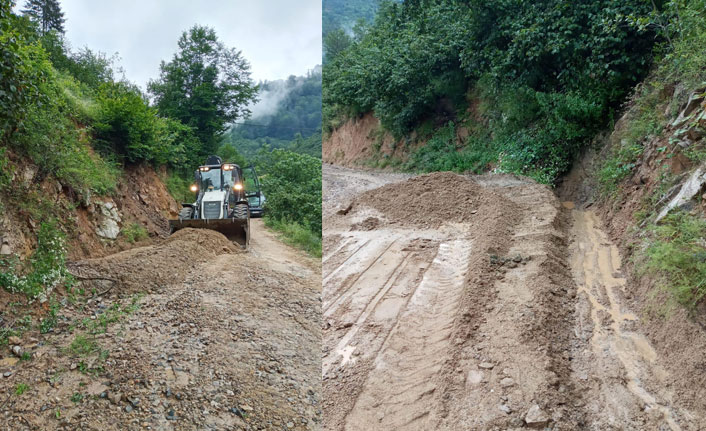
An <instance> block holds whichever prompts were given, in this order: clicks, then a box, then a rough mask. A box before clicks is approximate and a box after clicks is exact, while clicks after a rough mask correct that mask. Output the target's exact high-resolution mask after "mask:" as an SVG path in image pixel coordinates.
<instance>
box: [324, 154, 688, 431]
mask: <svg viewBox="0 0 706 431" xmlns="http://www.w3.org/2000/svg"><path fill="white" fill-rule="evenodd" d="M349 178H350V180H349ZM425 178H426V179H421V181H416V180H415V181H414V182H408V185H405V184H407V183H405V184H402V183H400V182H401V181H404V180H405V177H401V176H394V175H389V174H376V173H367V172H360V171H352V170H350V169H344V168H338V167H333V166H326V167H325V169H324V194H325V202H326V207H325V208H324V214H325V219H324V239H325V242H324V258H323V276H324V290H323V320H324V347H323V349H324V350H323V358H324V359H323V370H322V371H323V378H324V391H323V410H324V413H323V415H324V429H326V430H370V429H404V430H434V429H438V430H468V429H473V430H475V429H478V430H485V429H489V430H490V429H499V430H500V429H503V430H504V429H522V428H525V427H527V426H532V427H540V428H542V427H545V426H550V427H552V429H571V430H573V429H588V430H603V429H626V430H629V429H665V430H669V429H672V430H677V429H689V430H691V429H694V430H695V429H699V428H698V423H699V422H698V420H697V417H696V416H694V412H689V411H685V410H683V409H682V408H680V407H678V403H675V402H673V401H674V400H673V399H672V396H673V394H672V393H671V392H670V391H669V389H668V388H664V387H663V386H661V382H663V381H666V380H667V379H666V378H665V376H664V373H665V371H664V370H663V369H662V368H661V367H660V359H659V358H658V357H656V354H655V353H654V351H653V350H652V349H651V348H650V347H649V343H648V342H647V340H646V339H645V338H644V337H643V336H641V335H640V333H639V319H638V317H636V316H632V315H631V314H630V313H629V311H628V310H625V309H624V305H621V304H622V303H621V298H620V295H618V294H617V292H614V291H615V290H616V289H620V288H621V286H623V285H624V283H625V281H624V280H623V279H622V276H621V275H620V269H619V268H620V265H619V262H620V258H619V256H617V250H616V249H615V247H612V246H611V244H610V243H609V242H608V240H607V239H606V237H605V235H604V234H602V232H600V227H599V226H598V224H597V223H596V221H595V216H594V215H592V214H591V213H588V212H580V211H577V210H574V211H573V212H572V211H570V210H568V209H566V208H562V206H561V205H560V203H559V201H558V200H557V198H556V197H555V196H554V194H553V193H552V191H551V190H550V189H549V188H548V187H546V186H542V185H539V184H536V183H534V182H532V181H530V180H526V179H522V178H518V177H512V176H506V175H497V176H483V177H475V178H474V179H473V181H475V182H476V183H477V184H480V185H482V186H483V188H484V191H478V192H474V191H473V190H475V189H474V188H473V187H471V186H470V185H463V188H464V189H465V190H468V193H469V194H473V196H458V197H457V199H456V200H449V199H448V197H446V196H444V197H443V199H440V200H439V202H435V201H433V200H434V199H435V196H434V195H432V194H431V193H432V192H433V191H439V190H445V189H446V188H449V189H453V188H454V187H459V186H458V184H455V183H457V182H463V181H467V179H464V178H462V177H454V176H451V175H449V174H435V175H433V176H431V177H425ZM386 183H387V184H392V183H397V185H395V186H394V187H390V186H388V187H386V188H382V189H377V190H371V189H374V187H376V186H377V187H380V186H382V185H384V184H386ZM444 186H446V187H444ZM405 187H412V188H414V190H412V193H411V194H409V196H414V194H415V193H419V194H421V195H422V196H423V198H422V199H429V200H431V201H430V202H429V205H430V207H434V205H440V207H439V208H440V210H439V213H441V214H442V215H443V213H444V212H445V210H444V208H443V204H444V203H445V204H446V205H451V206H455V207H459V201H462V200H464V199H465V198H466V197H468V200H469V201H470V202H471V205H470V206H469V208H471V207H473V205H474V203H475V204H477V210H473V211H471V213H472V214H473V216H470V217H465V216H464V217H463V219H461V218H460V217H457V218H459V220H460V221H456V222H443V221H442V222H441V223H438V225H437V224H435V222H434V220H432V223H429V224H428V226H427V225H425V224H424V223H421V222H420V220H421V219H423V217H422V218H421V219H420V217H419V214H418V213H413V211H414V206H411V205H410V197H405V198H404V199H402V200H395V199H398V198H399V196H407V193H408V192H409V190H406V189H405ZM334 189H335V193H329V192H327V190H334ZM428 189H429V190H428ZM427 192H428V193H430V194H429V195H424V193H427ZM376 193H378V194H377V195H376ZM485 193H490V195H488V196H485ZM327 194H328V199H326V195H327ZM437 194H438V193H437ZM493 196H497V198H495V199H493ZM376 199H377V200H376ZM386 199H389V201H390V202H391V205H389V206H383V205H382V204H378V203H377V202H385V200H386ZM423 202H424V203H427V201H426V200H424V201H423ZM460 204H463V205H465V204H466V202H460ZM376 205H380V206H378V207H377V208H376V207H375V206H376ZM406 211H410V213H409V216H408V217H406V218H405V214H406ZM486 212H487V213H488V214H486ZM393 213H394V214H395V217H389V214H393ZM436 216H437V215H435V214H434V213H428V217H429V218H430V219H433V218H434V217H436ZM405 220H408V221H405ZM411 221H414V222H413V223H412V222H411Z"/></svg>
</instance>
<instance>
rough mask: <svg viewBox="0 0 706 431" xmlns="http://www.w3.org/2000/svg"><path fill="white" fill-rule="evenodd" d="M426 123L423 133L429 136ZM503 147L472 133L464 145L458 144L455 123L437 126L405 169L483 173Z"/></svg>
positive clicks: (495, 159) (495, 160) (486, 137)
mask: <svg viewBox="0 0 706 431" xmlns="http://www.w3.org/2000/svg"><path fill="white" fill-rule="evenodd" d="M426 129H427V127H425V128H424V129H423V130H422V131H421V132H419V133H420V135H423V136H428V135H429V134H431V132H430V131H428V130H426ZM499 153H500V151H499V150H498V149H497V148H495V147H494V146H493V145H492V143H491V141H490V139H489V137H488V136H482V135H472V136H469V138H468V139H467V141H466V143H465V144H464V145H463V147H461V148H458V147H457V138H456V127H455V125H454V124H453V123H448V124H447V125H446V126H444V127H442V128H441V129H438V130H437V131H436V132H435V133H433V135H432V136H431V138H429V140H428V141H427V142H426V145H424V146H422V147H420V148H419V149H417V150H416V151H415V152H414V153H412V154H411V156H410V157H409V160H408V161H407V162H406V163H405V164H404V169H405V170H407V171H412V172H437V171H453V172H459V173H460V172H473V173H482V172H484V171H486V170H487V168H488V166H490V165H491V164H492V163H494V162H497V160H498V155H499Z"/></svg>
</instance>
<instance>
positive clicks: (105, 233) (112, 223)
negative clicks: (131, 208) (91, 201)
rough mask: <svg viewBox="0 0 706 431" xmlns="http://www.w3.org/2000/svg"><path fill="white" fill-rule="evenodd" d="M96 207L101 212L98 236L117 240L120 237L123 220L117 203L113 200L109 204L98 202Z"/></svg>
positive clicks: (97, 228)
mask: <svg viewBox="0 0 706 431" xmlns="http://www.w3.org/2000/svg"><path fill="white" fill-rule="evenodd" d="M95 205H96V206H97V207H98V210H99V212H100V219H99V222H98V226H97V227H96V234H97V235H98V236H100V237H101V238H107V239H116V238H117V237H118V235H120V222H121V221H122V218H121V217H120V213H119V212H118V209H117V208H116V206H115V203H114V202H113V201H112V200H111V201H107V202H101V201H96V203H95Z"/></svg>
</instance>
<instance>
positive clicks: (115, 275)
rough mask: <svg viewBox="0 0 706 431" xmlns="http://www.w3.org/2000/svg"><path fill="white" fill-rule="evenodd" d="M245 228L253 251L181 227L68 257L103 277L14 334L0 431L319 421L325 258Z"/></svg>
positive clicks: (300, 426) (276, 426) (285, 425)
mask: <svg viewBox="0 0 706 431" xmlns="http://www.w3.org/2000/svg"><path fill="white" fill-rule="evenodd" d="M252 226H253V232H252V242H251V248H250V250H249V251H247V252H244V251H241V250H238V249H237V248H235V247H233V245H232V244H231V243H229V242H228V241H227V240H226V239H225V237H223V236H222V235H220V234H217V233H214V232H210V231H201V230H188V229H187V230H184V231H180V232H177V233H176V234H175V235H173V236H172V237H170V239H169V240H167V241H165V242H163V243H161V244H158V245H154V246H149V247H142V248H137V249H132V250H129V251H126V252H122V253H119V254H116V255H112V256H108V257H105V258H101V259H94V260H89V261H83V262H78V263H76V264H74V265H73V266H72V268H73V271H75V272H78V273H80V274H81V275H83V276H85V277H87V278H90V277H91V276H92V275H93V276H96V275H98V276H100V277H103V278H107V279H109V280H94V281H84V282H83V283H81V285H80V286H78V287H79V288H82V289H84V291H85V295H80V294H75V295H73V296H71V297H69V298H70V299H71V301H70V302H67V304H66V307H65V308H62V309H61V310H60V311H59V314H60V317H59V318H58V322H57V324H56V326H55V327H54V328H53V330H52V332H49V333H47V334H41V335H40V334H38V333H36V332H27V333H25V334H23V335H22V336H21V339H20V340H10V344H14V342H16V341H18V344H19V345H20V346H21V349H23V350H24V351H26V352H28V353H30V354H31V359H30V358H27V360H24V361H20V362H17V358H16V357H14V356H13V355H12V354H10V353H5V354H4V356H5V358H4V359H3V360H2V362H1V364H2V365H1V366H0V372H4V373H5V374H4V375H5V377H0V379H1V380H0V391H1V392H2V393H5V394H7V398H6V399H5V400H4V404H3V408H2V410H3V411H4V415H3V416H2V417H0V428H2V429H86V430H89V429H95V430H98V429H100V430H106V429H107V430H127V429H152V430H172V429H177V430H195V429H199V430H200V429H207V430H233V429H236V430H240V429H242V430H251V429H252V430H260V429H267V430H269V429H272V430H287V429H295V430H309V429H319V427H320V425H319V423H320V421H321V416H320V414H321V412H320V406H319V403H320V394H321V385H320V376H321V374H320V363H321V362H320V354H319V351H320V339H321V338H320V337H321V335H320V334H321V329H320V325H321V324H320V286H321V275H320V266H319V263H318V261H317V260H315V259H311V258H309V257H306V256H304V255H303V254H302V253H301V252H299V251H297V250H294V249H292V248H290V247H289V246H287V245H284V244H283V243H281V242H280V241H278V240H277V239H276V238H275V236H274V235H273V234H272V233H270V232H269V231H267V230H266V229H265V228H264V226H263V225H262V222H261V221H260V220H253V223H252ZM182 232H183V233H182ZM89 283H93V284H92V285H91V284H89ZM105 291H107V292H106V293H105V294H104V295H102V296H95V297H92V292H97V293H101V292H105ZM5 350H7V348H6V349H5ZM18 388H20V389H19V390H18ZM22 388H24V389H22ZM17 392H21V394H17Z"/></svg>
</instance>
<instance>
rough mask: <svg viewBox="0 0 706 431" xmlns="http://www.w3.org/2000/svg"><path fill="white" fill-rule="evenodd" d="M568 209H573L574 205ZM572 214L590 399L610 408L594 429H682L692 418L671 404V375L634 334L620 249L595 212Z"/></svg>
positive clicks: (580, 331) (595, 405)
mask: <svg viewBox="0 0 706 431" xmlns="http://www.w3.org/2000/svg"><path fill="white" fill-rule="evenodd" d="M564 205H565V206H567V207H569V208H573V204H571V203H570V202H566V203H564ZM572 215H573V220H574V225H573V236H574V239H575V242H574V244H573V247H572V259H571V264H572V268H573V273H574V278H575V280H576V283H577V286H578V292H579V293H580V294H581V295H582V299H583V300H584V301H585V302H583V303H580V304H579V313H580V314H582V319H579V325H580V326H579V328H578V329H577V334H579V336H580V337H583V338H584V339H586V340H587V341H588V343H589V344H590V349H591V354H590V356H589V355H588V354H587V353H584V361H587V362H588V361H590V362H592V365H589V367H588V368H590V371H591V372H592V374H593V375H594V379H596V380H598V382H597V383H598V385H597V386H598V387H597V388H594V391H595V394H594V395H593V396H591V397H590V398H588V399H589V400H590V401H589V403H590V404H593V409H592V410H594V411H595V410H597V409H598V408H602V409H605V413H604V414H602V415H601V416H600V417H598V418H596V419H595V421H594V426H599V427H600V426H604V425H603V424H605V423H606V422H607V424H609V425H611V426H623V427H625V426H627V427H637V428H639V427H645V426H647V427H654V429H665V430H666V429H669V430H672V431H680V430H682V429H683V428H682V426H680V424H679V422H680V421H679V417H681V418H686V417H689V416H690V415H689V414H688V413H687V414H683V413H682V412H676V411H675V409H674V408H673V407H672V406H671V399H672V395H671V394H670V393H668V391H667V390H666V389H665V387H666V385H665V382H666V380H667V379H666V377H667V376H666V372H665V371H664V369H662V367H660V365H659V363H658V356H657V353H656V352H655V350H654V349H653V348H652V347H651V346H650V343H649V341H648V340H647V338H646V337H645V336H644V335H642V334H640V333H638V332H635V331H632V330H630V328H631V327H634V326H635V324H636V323H637V321H638V317H637V316H635V315H634V314H633V313H631V312H629V311H626V310H625V307H624V306H623V305H622V304H621V301H620V298H619V293H621V292H624V290H625V287H626V280H625V279H624V278H623V277H621V275H620V266H621V261H620V255H619V252H618V249H617V247H616V246H615V245H613V244H612V243H611V242H610V241H609V240H608V238H607V236H606V235H605V234H604V233H603V232H602V231H601V230H600V229H599V227H598V225H599V221H598V217H597V216H596V215H595V214H594V213H592V212H590V211H578V210H574V211H572ZM591 359H593V360H592V361H591ZM587 362H584V364H586V363H587ZM606 370H608V372H606ZM580 373H586V369H585V368H583V369H582V370H581V371H580ZM584 375H585V374H584ZM579 378H580V377H579ZM648 382H650V383H651V384H650V385H649V387H648ZM680 413H681V414H680ZM595 429H599V428H595ZM689 429H691V428H689Z"/></svg>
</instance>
